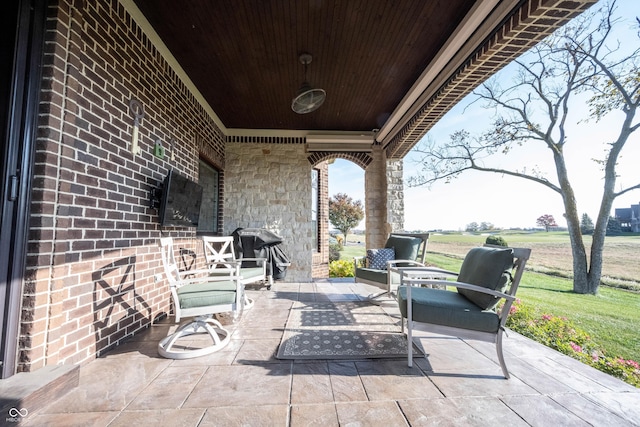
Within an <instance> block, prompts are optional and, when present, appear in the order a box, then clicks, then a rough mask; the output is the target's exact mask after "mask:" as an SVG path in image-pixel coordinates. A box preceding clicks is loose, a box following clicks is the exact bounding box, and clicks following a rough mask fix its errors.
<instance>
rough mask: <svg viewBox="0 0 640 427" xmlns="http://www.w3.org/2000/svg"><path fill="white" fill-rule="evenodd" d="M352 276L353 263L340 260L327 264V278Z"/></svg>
mask: <svg viewBox="0 0 640 427" xmlns="http://www.w3.org/2000/svg"><path fill="white" fill-rule="evenodd" d="M354 275H355V271H354V266H353V261H347V260H346V259H340V260H337V261H331V262H330V263H329V277H353V276H354Z"/></svg>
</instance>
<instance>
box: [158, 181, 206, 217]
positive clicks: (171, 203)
mask: <svg viewBox="0 0 640 427" xmlns="http://www.w3.org/2000/svg"><path fill="white" fill-rule="evenodd" d="M201 204H202V186H201V185H199V184H198V183H196V182H194V181H191V180H190V179H189V178H186V177H184V176H182V175H180V174H179V173H177V172H175V171H174V170H170V171H169V174H168V175H167V177H166V178H165V179H164V185H163V187H162V199H161V201H160V226H161V227H197V226H198V220H199V218H200V205H201Z"/></svg>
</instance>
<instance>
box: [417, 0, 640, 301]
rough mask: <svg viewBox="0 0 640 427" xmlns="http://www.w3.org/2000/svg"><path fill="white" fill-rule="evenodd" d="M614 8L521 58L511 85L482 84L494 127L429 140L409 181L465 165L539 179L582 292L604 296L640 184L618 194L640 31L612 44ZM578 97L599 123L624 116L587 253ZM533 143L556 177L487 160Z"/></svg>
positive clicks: (632, 115) (638, 79)
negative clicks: (606, 265)
mask: <svg viewBox="0 0 640 427" xmlns="http://www.w3.org/2000/svg"><path fill="white" fill-rule="evenodd" d="M614 8H615V1H613V2H611V3H609V4H606V5H604V7H602V8H600V9H598V10H595V11H592V12H588V13H585V14H583V15H581V16H579V17H578V18H576V19H574V20H573V21H572V22H570V23H569V24H568V25H566V26H565V27H563V28H561V29H560V30H558V31H557V32H556V33H554V34H553V35H551V36H550V37H548V38H547V39H545V40H544V41H542V42H541V43H539V44H538V45H537V46H536V47H534V48H533V49H532V50H531V51H530V52H529V53H528V54H527V55H524V56H523V57H522V58H521V59H519V60H517V61H516V63H517V66H518V70H519V71H518V73H517V76H516V78H515V79H514V81H513V84H512V85H511V86H508V87H502V86H501V85H500V82H499V81H498V80H497V79H492V80H490V81H489V82H487V83H485V84H484V85H482V86H481V88H480V89H479V90H478V91H477V92H475V94H476V95H477V96H478V99H479V100H481V101H484V102H485V103H486V104H487V106H488V107H492V108H494V109H495V111H496V116H495V118H494V120H493V123H492V126H491V128H490V129H489V131H487V132H486V133H484V134H481V135H478V136H475V137H472V136H471V135H470V134H469V133H468V132H466V131H458V132H456V133H454V134H453V135H451V140H450V141H449V142H448V143H446V144H444V145H438V144H436V143H435V142H434V141H433V140H429V139H427V140H426V141H425V143H424V144H422V145H420V146H419V147H418V148H417V150H416V151H417V152H418V153H419V155H421V163H422V170H421V172H420V173H419V174H418V175H417V176H414V177H412V178H411V179H410V180H409V185H428V184H431V183H434V182H436V181H440V180H445V181H449V180H451V179H452V178H455V177H457V176H458V175H459V174H460V173H462V172H464V171H466V170H478V171H483V172H493V173H499V174H503V175H508V176H513V177H517V178H522V179H525V180H528V181H532V182H536V183H538V184H540V185H543V186H545V187H547V188H548V189H550V190H551V191H553V192H555V193H557V194H558V195H559V196H560V197H561V198H562V201H563V204H564V209H565V213H564V216H565V218H566V220H567V226H568V230H569V236H570V241H571V250H572V255H573V290H574V292H576V293H592V294H595V293H597V291H598V287H599V285H600V279H601V275H602V262H603V258H602V252H603V248H604V239H605V235H606V231H607V222H608V220H609V214H610V211H611V208H612V205H613V201H614V199H615V198H616V197H618V196H620V195H622V194H624V193H627V192H629V191H632V190H636V189H639V188H640V183H633V184H632V185H631V186H628V187H626V188H622V189H619V190H617V191H616V178H617V175H616V163H617V162H618V159H619V157H620V155H621V152H622V149H623V148H624V146H625V144H626V143H627V141H628V139H629V136H630V135H631V134H632V133H633V132H635V131H636V130H638V127H640V123H638V119H637V117H636V113H637V111H638V104H639V102H640V67H639V62H640V48H639V47H638V46H640V43H638V41H639V40H640V32H636V31H634V33H635V34H634V35H632V36H629V37H632V38H633V40H627V41H626V42H625V44H624V45H622V46H621V45H620V43H619V42H613V41H611V40H610V39H612V38H613V37H612V30H613V28H614V25H615V24H616V22H615V21H614V20H613V19H612V13H613V11H614ZM594 23H595V25H594ZM623 46H633V48H634V50H632V51H627V52H625V51H623V49H622V47H623ZM578 94H581V95H582V96H587V97H588V98H587V99H588V106H589V109H590V111H589V117H587V118H586V119H591V120H595V121H599V120H600V119H602V118H603V117H604V116H605V115H607V114H609V113H611V112H612V111H618V112H619V113H621V114H620V115H621V116H622V120H621V122H620V125H619V128H611V129H610V132H611V133H610V134H611V135H612V140H611V141H610V142H607V146H608V148H607V151H606V153H605V156H604V158H602V159H600V160H597V161H596V164H597V166H596V168H597V169H599V173H602V175H603V189H602V196H601V201H600V209H599V213H598V217H597V219H596V223H595V226H594V231H593V240H592V245H591V255H590V257H588V258H587V253H586V248H585V243H584V241H583V236H582V233H581V230H580V217H579V214H578V207H577V201H576V197H575V193H574V188H573V186H572V184H571V182H570V181H569V174H568V169H567V163H566V158H565V145H566V144H567V142H568V138H567V123H568V121H570V120H571V118H570V114H569V113H570V105H572V104H571V102H570V101H573V99H574V98H575V97H576V96H577V95H578ZM584 119H585V118H584V117H581V118H580V120H584ZM534 144H543V145H544V146H545V147H546V148H547V149H548V152H549V154H550V157H551V158H552V159H553V162H554V166H555V172H556V176H555V178H553V179H549V178H547V177H545V175H544V174H543V173H541V172H540V171H539V170H538V169H537V168H535V167H534V168H533V169H531V168H527V169H520V170H518V169H509V168H508V167H491V166H486V165H485V160H487V159H488V157H490V156H491V155H494V154H499V153H502V154H508V153H509V152H510V151H511V150H512V149H513V148H515V147H516V146H523V147H525V148H526V147H528V146H533V145H534ZM596 172H597V171H595V170H594V173H596Z"/></svg>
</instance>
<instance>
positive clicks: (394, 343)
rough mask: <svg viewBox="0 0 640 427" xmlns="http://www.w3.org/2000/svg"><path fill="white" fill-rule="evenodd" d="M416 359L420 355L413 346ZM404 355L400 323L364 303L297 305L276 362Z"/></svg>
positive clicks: (405, 354)
mask: <svg viewBox="0 0 640 427" xmlns="http://www.w3.org/2000/svg"><path fill="white" fill-rule="evenodd" d="M414 349H415V351H416V352H417V354H416V356H419V355H421V354H422V352H420V351H419V350H418V349H417V348H416V347H415V346H414ZM406 356H407V339H406V336H405V335H404V334H402V333H401V328H400V320H399V319H394V318H393V317H391V316H389V315H388V314H387V313H385V312H384V310H383V309H382V308H380V307H379V306H377V305H372V304H370V303H367V302H296V303H295V304H294V305H293V308H292V309H291V312H290V313H289V319H288V320H287V326H286V328H285V331H284V334H283V336H282V341H281V342H280V347H279V348H278V354H277V355H276V357H277V358H278V359H362V358H364V359H370V358H395V357H406Z"/></svg>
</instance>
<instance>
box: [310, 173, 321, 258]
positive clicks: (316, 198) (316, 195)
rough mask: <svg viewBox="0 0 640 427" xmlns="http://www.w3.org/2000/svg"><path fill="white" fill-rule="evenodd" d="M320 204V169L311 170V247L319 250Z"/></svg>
mask: <svg viewBox="0 0 640 427" xmlns="http://www.w3.org/2000/svg"><path fill="white" fill-rule="evenodd" d="M319 206H320V171H319V170H318V169H312V170H311V223H312V227H313V247H314V248H315V250H316V251H318V252H319V251H320V246H319V245H320V239H319V235H320V222H319V221H318V216H319V215H318V209H319Z"/></svg>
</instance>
